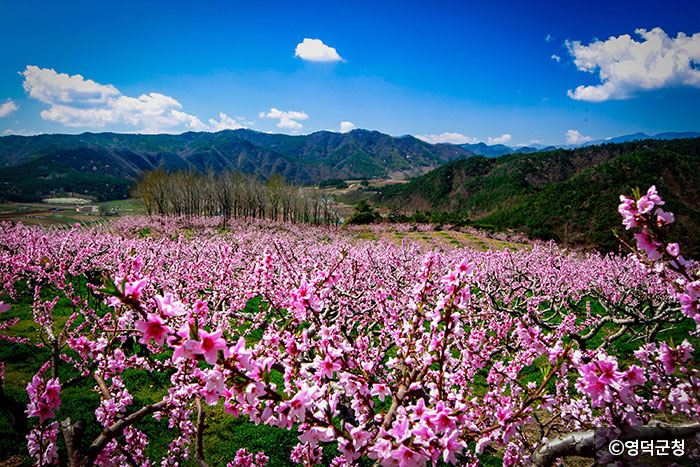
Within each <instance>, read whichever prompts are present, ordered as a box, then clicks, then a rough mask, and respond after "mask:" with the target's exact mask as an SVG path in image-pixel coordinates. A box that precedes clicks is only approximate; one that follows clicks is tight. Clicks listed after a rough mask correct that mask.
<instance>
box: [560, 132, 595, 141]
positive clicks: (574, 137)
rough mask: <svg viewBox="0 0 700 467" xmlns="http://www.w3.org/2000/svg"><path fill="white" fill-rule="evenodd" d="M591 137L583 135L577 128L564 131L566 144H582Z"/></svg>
mask: <svg viewBox="0 0 700 467" xmlns="http://www.w3.org/2000/svg"><path fill="white" fill-rule="evenodd" d="M591 139H592V138H591V137H590V136H583V135H582V134H581V133H580V132H579V131H578V130H568V131H567V132H566V142H567V143H568V144H583V143H585V142H586V141H590V140H591Z"/></svg>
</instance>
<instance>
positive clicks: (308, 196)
mask: <svg viewBox="0 0 700 467" xmlns="http://www.w3.org/2000/svg"><path fill="white" fill-rule="evenodd" d="M134 195H136V196H137V197H139V198H140V199H141V200H142V201H143V203H144V205H145V206H146V210H147V211H148V214H149V215H152V214H160V215H175V216H190V217H196V216H222V218H223V223H224V226H226V224H227V222H228V220H229V219H231V218H244V219H251V218H257V219H270V220H275V221H284V222H308V223H313V224H328V225H336V224H337V223H338V220H339V217H338V213H337V209H336V205H335V203H334V202H333V200H332V199H331V198H330V196H328V194H327V193H326V192H325V191H323V190H320V189H313V188H301V187H298V186H293V185H289V184H287V182H286V181H285V179H284V177H283V176H282V175H280V174H276V173H275V174H272V175H270V177H268V179H267V180H266V181H263V180H261V179H260V178H259V177H257V176H255V175H248V174H241V173H240V172H231V171H223V172H219V173H214V172H213V171H208V172H207V173H201V172H197V171H194V170H178V171H175V172H166V171H165V170H163V169H155V170H153V171H150V172H146V173H144V175H143V176H142V177H141V179H140V180H139V181H138V182H137V183H136V186H135V188H134Z"/></svg>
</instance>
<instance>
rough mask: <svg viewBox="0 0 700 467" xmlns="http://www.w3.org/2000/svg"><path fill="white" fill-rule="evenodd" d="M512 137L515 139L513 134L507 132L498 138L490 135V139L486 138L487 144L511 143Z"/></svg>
mask: <svg viewBox="0 0 700 467" xmlns="http://www.w3.org/2000/svg"><path fill="white" fill-rule="evenodd" d="M511 139H513V137H512V136H511V135H509V134H507V133H505V134H502V135H501V136H499V137H497V138H491V137H489V139H488V140H486V144H506V143H509V142H510V140H511Z"/></svg>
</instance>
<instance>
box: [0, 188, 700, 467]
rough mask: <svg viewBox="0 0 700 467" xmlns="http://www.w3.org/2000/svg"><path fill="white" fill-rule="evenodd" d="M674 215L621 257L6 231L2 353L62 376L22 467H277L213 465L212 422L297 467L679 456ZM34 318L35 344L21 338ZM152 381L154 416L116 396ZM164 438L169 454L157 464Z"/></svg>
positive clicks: (691, 286)
mask: <svg viewBox="0 0 700 467" xmlns="http://www.w3.org/2000/svg"><path fill="white" fill-rule="evenodd" d="M662 204H663V201H662V200H661V198H659V196H658V195H657V194H656V193H655V190H652V189H650V191H649V192H648V193H647V194H645V195H644V196H640V195H639V194H637V196H636V197H634V198H624V199H623V203H622V205H621V207H620V212H621V214H622V215H623V219H624V222H625V226H626V227H627V228H629V229H633V231H635V232H641V233H637V234H636V241H637V246H638V248H639V249H640V252H638V254H631V255H629V256H627V257H620V256H615V255H609V256H601V255H599V254H582V253H576V252H568V251H564V250H561V249H558V248H557V247H555V246H554V245H549V246H543V245H535V246H533V247H532V248H529V249H522V250H517V251H512V250H508V249H505V250H502V251H496V250H488V251H485V252H478V251H473V250H467V249H461V248H454V249H445V250H443V249H439V248H431V247H430V245H417V244H413V243H410V242H403V244H400V245H399V244H395V243H389V242H385V241H364V240H361V239H357V238H356V237H355V236H353V235H350V234H349V233H348V232H346V231H343V230H329V229H328V228H312V227H306V226H301V225H292V224H281V223H280V224H275V223H269V222H258V221H255V222H243V221H235V222H234V223H233V224H232V225H229V228H228V229H227V230H225V231H219V230H218V224H217V222H218V220H217V219H216V218H210V219H196V220H192V221H188V220H186V219H182V218H179V219H178V218H124V219H119V220H117V221H114V222H112V223H110V224H109V225H108V226H107V227H100V228H93V229H84V228H80V227H76V228H74V229H72V230H48V231H45V230H41V229H38V228H29V227H26V226H23V225H21V224H17V225H10V224H2V225H0V273H1V274H2V284H3V302H0V310H2V311H3V314H2V321H0V329H2V331H1V332H4V333H5V334H6V335H7V336H8V337H6V338H5V343H3V344H1V345H10V344H12V345H18V344H17V343H18V342H19V343H24V345H27V346H31V347H35V346H36V345H37V342H41V343H42V346H43V347H42V349H46V354H47V355H48V356H49V358H48V360H47V361H46V364H45V365H43V366H42V367H41V368H40V369H38V372H36V375H35V376H34V377H33V379H32V380H31V381H30V382H28V385H27V387H26V390H27V394H28V400H29V403H28V405H27V407H26V414H27V415H28V416H29V417H30V418H29V422H30V426H29V429H31V431H30V432H29V435H28V437H27V440H28V454H29V456H30V457H31V458H32V460H33V462H34V463H35V464H37V465H50V464H53V463H58V462H60V463H64V464H67V463H70V464H71V465H76V466H85V465H93V464H97V465H155V464H160V465H179V464H182V463H185V464H187V463H188V462H192V461H194V462H196V463H197V464H199V465H214V464H217V465H224V464H226V463H228V465H233V466H250V465H259V466H260V465H265V464H266V463H268V460H269V459H268V455H267V454H265V452H263V451H261V450H259V451H255V452H253V451H251V450H248V449H241V450H239V451H238V452H237V453H236V454H235V455H233V456H230V457H226V456H224V457H223V458H222V456H221V454H220V453H215V452H208V451H207V450H206V449H205V447H206V446H208V445H209V444H208V442H207V439H208V438H210V437H216V436H219V435H220V434H219V433H214V432H212V430H211V429H210V422H211V420H210V418H209V417H211V414H213V413H216V414H222V415H223V416H226V417H237V418H241V419H242V420H245V421H247V422H248V423H251V424H259V425H269V426H272V427H278V428H280V429H283V430H292V431H293V433H294V434H295V435H298V444H296V446H294V447H293V448H292V449H291V451H290V452H288V453H286V455H287V456H288V460H287V461H286V462H289V463H290V464H291V463H298V464H301V465H307V466H310V465H318V464H324V465H336V466H339V465H348V464H356V463H357V464H361V465H372V464H373V463H375V462H378V463H379V464H381V465H387V466H392V465H398V466H419V465H427V464H434V465H438V464H441V463H448V464H457V465H478V464H479V462H480V461H481V462H484V461H485V460H491V459H493V458H499V459H502V462H503V464H504V465H522V464H527V463H531V464H534V465H551V464H552V463H554V462H555V461H556V460H557V459H567V456H583V457H589V458H591V459H596V458H597V461H600V462H603V463H608V462H613V461H615V460H616V459H617V458H615V457H614V456H613V455H612V454H611V453H609V452H608V451H606V449H605V447H606V446H607V442H608V440H605V443H601V442H597V441H600V439H599V438H600V436H595V435H596V434H598V435H600V433H594V432H592V431H588V430H591V429H593V428H599V427H616V428H619V429H621V430H613V431H612V432H610V433H608V434H607V435H606V436H608V437H609V439H612V438H614V437H620V438H621V439H622V440H625V439H627V438H626V437H629V436H631V435H629V433H627V432H626V431H624V430H622V429H623V428H626V427H631V426H634V427H639V428H638V431H637V432H636V435H635V436H637V437H639V438H640V439H654V438H655V437H659V436H661V435H663V436H667V437H671V438H677V439H679V440H681V439H686V441H685V444H684V448H683V450H682V451H680V448H679V447H678V446H676V447H675V450H674V451H672V452H671V451H670V452H671V454H670V457H671V458H674V459H676V460H677V459H680V458H681V457H683V458H688V457H689V456H691V455H694V454H695V453H694V452H693V448H692V446H691V443H690V441H689V440H688V438H692V437H693V436H694V435H695V434H696V433H698V432H700V380H699V379H698V376H697V373H698V372H697V364H696V356H697V354H696V352H695V347H696V346H697V344H698V339H697V338H696V335H695V329H696V323H695V321H694V320H693V318H696V319H698V320H700V318H699V316H700V310H699V308H698V297H699V295H700V282H699V281H698V280H697V275H696V274H697V267H696V265H695V264H693V263H689V262H687V261H685V260H684V259H682V257H681V256H680V253H679V246H678V245H676V244H674V243H670V242H669V241H668V240H667V239H666V233H665V232H666V230H667V229H668V224H670V223H672V222H673V216H672V214H670V213H666V212H664V211H663V210H662V209H661V208H659V206H660V205H662ZM694 274H695V275H694ZM27 297H29V298H27ZM23 303H24V305H22V304H23ZM66 304H67V305H66ZM22 306H25V307H29V308H31V310H32V313H33V320H34V321H35V323H36V326H37V328H38V332H34V333H27V335H24V336H20V335H19V334H18V333H17V332H12V329H13V326H16V325H18V323H19V321H20V320H19V318H15V317H14V315H13V313H15V312H19V310H20V309H21V308H22ZM58 306H64V307H65V306H68V307H69V308H70V313H68V315H69V316H68V317H67V319H60V320H57V318H56V316H55V313H54V309H56V308H57V307H58ZM8 368H9V367H8ZM8 371H9V370H8ZM141 373H143V374H148V375H151V376H150V377H151V379H144V380H142V381H159V382H160V384H156V386H157V387H156V388H154V389H153V391H154V393H156V394H158V398H157V400H154V401H152V402H149V403H145V402H143V401H141V402H139V403H136V402H135V401H136V398H135V397H134V396H133V394H134V393H135V392H136V391H142V390H143V387H135V386H136V385H132V386H130V385H129V384H128V383H129V381H131V380H133V378H131V377H129V378H127V377H125V375H127V374H128V375H133V374H141ZM5 376H6V377H8V378H9V377H10V375H9V373H8V374H7V375H5ZM76 387H84V388H88V390H94V391H95V393H97V394H99V400H98V399H95V398H93V399H90V398H87V399H85V402H84V403H85V404H88V405H89V404H90V403H93V404H94V405H93V406H90V407H89V411H91V412H94V418H93V419H92V420H88V422H92V423H93V424H99V426H98V429H95V428H94V427H90V426H89V423H86V422H85V421H81V420H77V419H72V418H70V417H71V416H72V414H71V413H69V411H68V408H67V407H66V404H67V403H63V404H62V401H64V402H65V401H66V400H67V399H66V397H68V396H67V394H68V392H67V391H71V392H70V394H73V395H74V394H76V392H75V391H74V389H75V388H76ZM159 388H160V389H161V391H160V392H157V390H158V389H159ZM139 400H141V399H139ZM72 406H75V404H73V405H72ZM153 419H155V421H156V422H157V423H159V425H158V426H160V427H161V430H160V432H159V434H158V436H159V437H162V436H167V437H168V440H167V443H169V444H167V446H166V445H163V446H160V447H158V448H156V447H154V446H153V445H151V446H149V441H150V440H151V436H152V435H151V433H152V432H153V426H154V425H153V423H151V422H150V421H153ZM158 421H159V422H158ZM596 442H597V443H596ZM273 448H274V447H273V446H270V449H273ZM269 465H272V464H269Z"/></svg>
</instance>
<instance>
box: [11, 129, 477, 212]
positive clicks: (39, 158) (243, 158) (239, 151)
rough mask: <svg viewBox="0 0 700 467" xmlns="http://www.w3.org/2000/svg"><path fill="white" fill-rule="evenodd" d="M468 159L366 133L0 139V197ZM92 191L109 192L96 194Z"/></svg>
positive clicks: (350, 173) (389, 172) (312, 179)
mask: <svg viewBox="0 0 700 467" xmlns="http://www.w3.org/2000/svg"><path fill="white" fill-rule="evenodd" d="M471 155H472V153H471V152H469V151H467V150H466V149H464V148H461V147H459V146H454V145H449V144H429V143H426V142H424V141H421V140H419V139H417V138H414V137H413V136H402V137H393V136H390V135H386V134H383V133H379V132H377V131H367V130H353V131H351V132H348V133H333V132H328V131H321V132H317V133H312V134H309V135H303V136H289V135H282V134H268V133H261V132H257V131H252V130H246V129H240V130H224V131H220V132H217V133H205V132H200V133H195V132H188V133H183V134H179V135H166V134H161V135H137V134H117V133H83V134H80V135H38V136H5V137H2V138H0V167H2V168H0V198H2V197H4V198H6V199H11V200H29V199H36V198H39V197H41V196H44V195H46V194H48V192H57V191H71V192H79V193H83V192H87V193H88V194H91V195H93V196H95V197H97V198H98V199H101V198H104V197H109V196H126V194H127V193H126V191H125V190H127V188H126V185H128V183H126V185H125V184H124V182H125V181H126V182H129V181H133V180H135V179H137V178H138V177H139V176H140V175H141V174H142V173H143V172H144V171H147V170H150V169H153V168H156V167H162V168H165V169H166V170H177V169H189V168H191V169H194V170H197V171H206V170H214V171H220V170H224V169H228V170H234V171H240V172H242V173H251V174H256V175H259V176H261V177H268V176H269V175H271V174H272V173H279V174H282V175H283V176H284V177H285V178H286V179H287V181H289V182H291V183H296V184H314V183H318V182H320V181H322V180H327V179H332V178H341V179H348V178H389V177H392V178H405V177H411V176H416V175H420V174H423V173H426V172H428V171H430V170H431V169H434V168H436V167H438V166H440V165H442V164H444V163H446V162H450V161H453V160H456V159H461V158H465V157H469V156H471ZM79 174H80V175H79ZM76 179H79V181H80V183H75V181H76ZM105 184H106V185H105ZM96 185H97V186H103V185H104V186H108V187H110V188H109V189H106V190H101V192H95V191H94V187H95V186H96Z"/></svg>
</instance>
